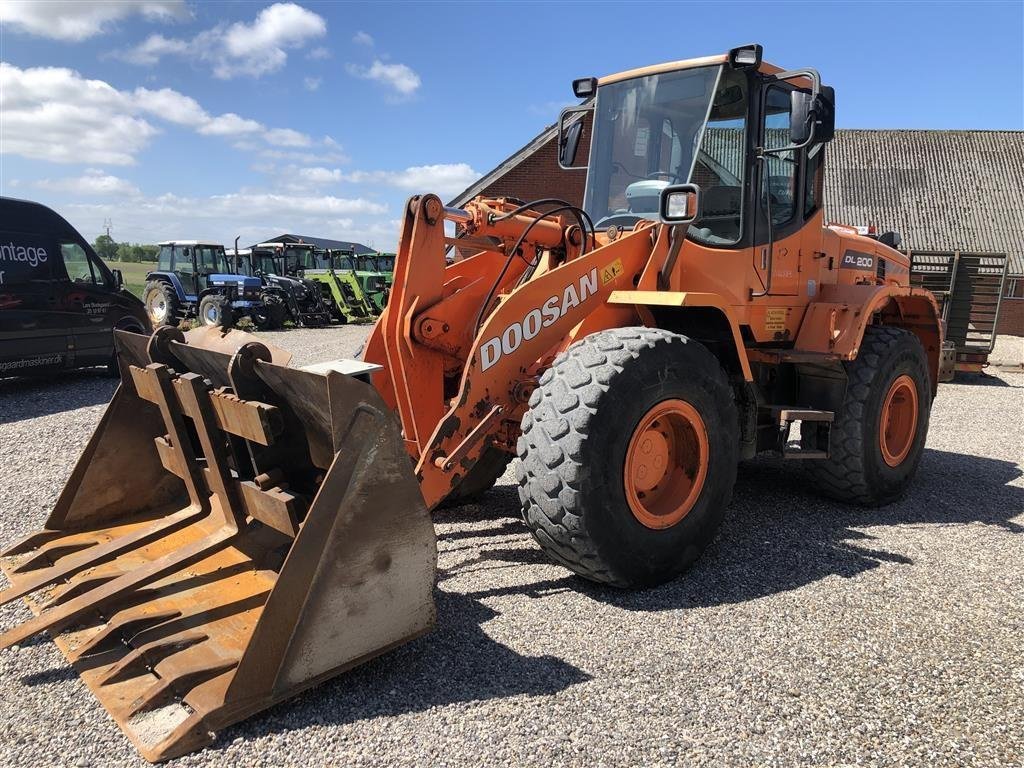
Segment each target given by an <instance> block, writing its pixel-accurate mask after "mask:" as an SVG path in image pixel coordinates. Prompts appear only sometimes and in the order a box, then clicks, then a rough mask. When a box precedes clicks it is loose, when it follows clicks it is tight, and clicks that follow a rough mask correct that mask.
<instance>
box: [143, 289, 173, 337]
mask: <svg viewBox="0 0 1024 768" xmlns="http://www.w3.org/2000/svg"><path fill="white" fill-rule="evenodd" d="M142 301H143V303H144V304H145V305H146V315H148V316H149V322H150V323H151V324H152V326H153V329H154V330H155V329H157V328H159V327H161V326H164V325H177V324H178V323H180V322H181V302H179V301H178V294H177V293H175V292H174V286H172V285H170V284H169V283H165V282H163V281H161V280H150V281H149V282H148V283H146V290H145V291H143V293H142Z"/></svg>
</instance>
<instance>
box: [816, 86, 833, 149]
mask: <svg viewBox="0 0 1024 768" xmlns="http://www.w3.org/2000/svg"><path fill="white" fill-rule="evenodd" d="M814 120H815V128H814V139H815V141H832V137H833V136H835V135H836V89H835V88H833V87H832V86H830V85H823V86H821V91H820V92H819V93H818V98H817V99H815V100H814Z"/></svg>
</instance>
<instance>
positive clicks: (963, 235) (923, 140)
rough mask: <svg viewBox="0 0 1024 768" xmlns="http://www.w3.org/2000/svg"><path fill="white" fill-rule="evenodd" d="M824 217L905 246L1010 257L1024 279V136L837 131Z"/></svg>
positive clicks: (827, 177)
mask: <svg viewBox="0 0 1024 768" xmlns="http://www.w3.org/2000/svg"><path fill="white" fill-rule="evenodd" d="M825 212H826V215H827V217H828V219H829V220H830V221H832V222H838V223H843V224H853V225H858V224H860V225H865V224H875V225H876V226H877V227H878V231H879V232H884V231H886V230H890V229H891V230H895V231H897V232H899V233H900V234H901V235H902V236H903V243H902V245H901V246H900V248H901V249H903V248H910V249H912V250H943V251H948V250H958V249H964V250H971V251H996V252H1000V253H1006V254H1007V256H1008V257H1009V260H1010V264H1009V267H1008V270H1007V271H1008V272H1009V273H1010V274H1017V275H1020V274H1024V131H929V130H915V131H909V130H849V129H848V130H837V131H836V137H835V140H834V141H833V142H832V143H831V144H830V145H829V148H828V159H827V160H826V163H825Z"/></svg>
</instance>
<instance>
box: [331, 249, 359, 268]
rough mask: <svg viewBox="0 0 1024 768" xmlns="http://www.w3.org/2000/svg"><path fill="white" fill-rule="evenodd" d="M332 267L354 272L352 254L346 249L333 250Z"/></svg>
mask: <svg viewBox="0 0 1024 768" xmlns="http://www.w3.org/2000/svg"><path fill="white" fill-rule="evenodd" d="M333 259H334V268H335V269H343V270H348V271H349V272H354V271H355V269H356V266H355V264H353V263H352V254H350V253H348V252H347V251H335V252H334V257H333Z"/></svg>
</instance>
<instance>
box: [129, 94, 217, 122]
mask: <svg viewBox="0 0 1024 768" xmlns="http://www.w3.org/2000/svg"><path fill="white" fill-rule="evenodd" d="M133 96H134V99H133V100H134V103H135V106H136V108H137V109H139V110H141V111H143V112H148V113H150V114H151V115H153V116H155V117H159V118H161V119H163V120H167V121H168V122H171V123H177V124H179V125H189V126H196V125H203V124H205V123H206V122H208V121H209V119H210V118H209V116H208V115H207V114H206V112H205V111H204V110H203V108H202V107H201V106H199V102H198V101H196V100H195V99H193V98H192V97H191V96H186V95H185V94H183V93H179V92H178V91H175V90H173V89H171V88H161V89H160V90H159V91H151V90H149V89H148V88H136V89H135V92H134V94H133ZM200 130H201V129H200Z"/></svg>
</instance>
